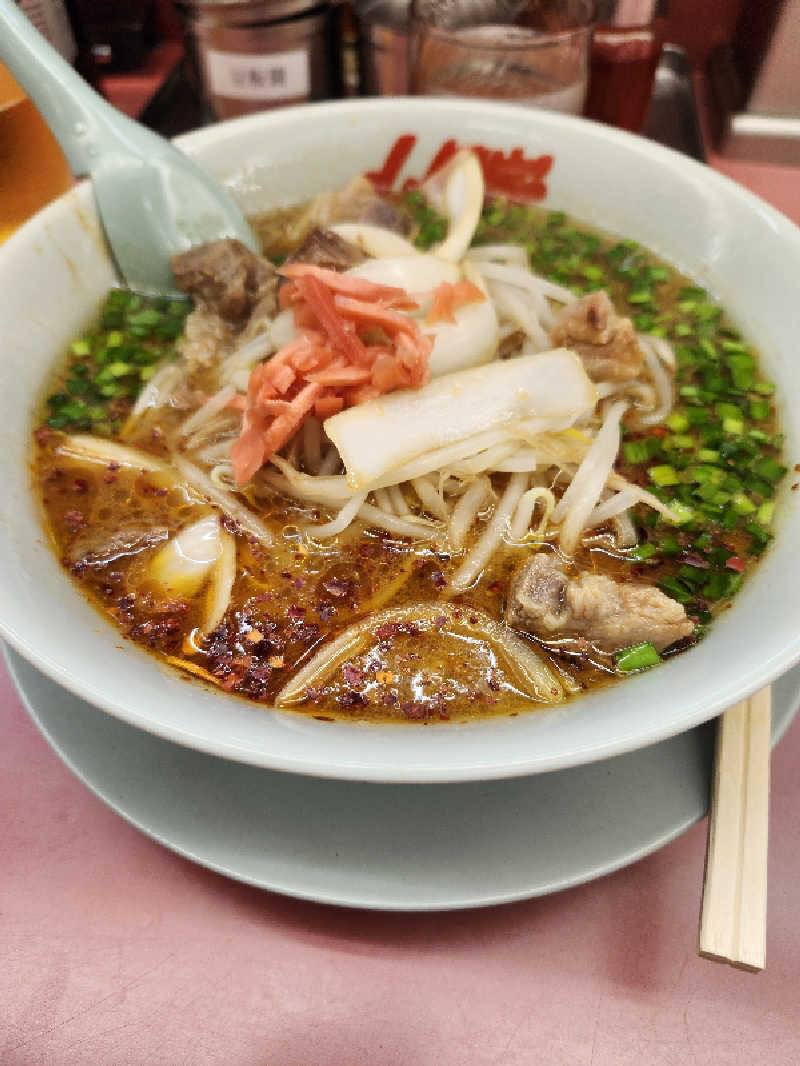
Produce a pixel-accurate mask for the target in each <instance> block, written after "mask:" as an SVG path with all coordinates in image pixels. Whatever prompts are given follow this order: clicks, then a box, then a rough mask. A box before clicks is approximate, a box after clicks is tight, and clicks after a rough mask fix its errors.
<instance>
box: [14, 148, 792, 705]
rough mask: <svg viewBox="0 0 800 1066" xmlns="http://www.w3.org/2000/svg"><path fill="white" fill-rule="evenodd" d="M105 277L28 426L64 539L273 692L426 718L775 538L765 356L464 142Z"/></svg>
mask: <svg viewBox="0 0 800 1066" xmlns="http://www.w3.org/2000/svg"><path fill="white" fill-rule="evenodd" d="M253 221H254V225H255V226H256V228H257V230H258V233H259V235H260V238H261V241H262V244H263V255H261V256H257V255H254V254H253V253H251V252H250V251H248V250H247V249H246V248H244V246H243V245H240V244H238V243H237V242H235V241H219V242H215V243H213V244H210V245H204V246H201V247H198V248H194V249H191V250H190V251H189V252H187V253H185V254H184V255H181V256H178V257H176V259H175V261H174V264H173V265H174V273H175V277H176V280H177V282H178V285H179V286H180V288H181V289H183V291H184V292H185V293H186V295H187V298H186V300H172V301H168V300H166V299H147V298H145V297H143V296H140V295H137V294H134V293H131V292H128V291H125V290H123V289H116V290H114V291H112V292H111V293H110V294H109V296H108V298H107V300H106V302H105V305H104V307H103V309H102V311H101V313H100V315H99V318H98V320H97V322H96V323H95V324H94V325H93V326H92V328H91V329H89V330H88V331H87V332H86V333H85V334H84V335H83V336H81V337H79V338H78V339H76V340H75V342H74V343H73V344H72V346H71V349H70V351H69V353H68V354H67V356H66V359H65V361H64V362H63V364H62V365H61V366H59V367H58V369H57V372H56V375H55V380H54V381H53V383H52V384H51V387H50V389H49V395H48V398H47V400H46V404H45V407H44V409H43V410H42V412H41V418H40V422H39V427H38V429H37V430H36V432H35V438H36V458H35V478H36V484H37V486H38V491H39V493H40V497H41V501H42V504H43V510H44V516H45V521H46V524H47V528H48V530H49V532H50V535H51V537H52V541H53V544H54V547H55V550H56V552H57V553H58V556H59V558H60V559H61V560H62V562H63V565H64V566H65V568H66V569H67V570H68V571H69V573H70V574H71V575H72V576H73V578H74V580H75V581H76V582H77V583H78V585H79V586H80V588H81V589H82V590H83V591H84V592H85V594H86V595H87V596H88V597H89V598H90V599H91V600H92V601H93V602H94V603H95V604H96V605H97V606H98V608H99V609H100V610H101V611H102V612H103V613H105V614H106V615H107V616H109V617H110V618H111V619H112V620H113V621H114V623H115V624H116V625H117V626H118V627H119V628H120V630H121V631H122V632H123V633H124V634H125V635H126V636H127V637H128V638H130V639H131V640H132V641H134V642H135V643H137V644H138V645H140V646H142V647H144V648H147V649H150V650H152V652H153V653H155V654H156V655H158V656H159V657H161V658H162V659H163V660H164V661H165V662H167V663H169V664H171V665H172V666H174V667H176V668H178V669H180V670H183V671H185V672H187V673H188V674H191V675H194V676H196V677H198V678H201V679H203V680H204V681H205V682H207V683H210V684H213V685H216V686H219V687H221V688H222V689H224V690H225V691H228V692H231V693H236V694H239V695H241V696H243V697H247V698H249V699H251V700H253V701H255V702H258V703H263V704H266V705H269V706H278V707H281V708H286V709H293V710H296V711H298V712H302V713H306V714H311V715H314V716H315V717H317V718H322V719H330V718H340V717H346V718H348V719H353V718H356V719H363V720H380V721H402V722H407V721H413V722H424V723H428V722H435V721H442V720H455V719H464V718H468V717H471V716H490V715H497V714H503V715H508V714H518V713H520V712H523V711H527V710H532V709H537V708H542V707H547V706H552V705H554V704H559V703H561V702H563V701H566V700H569V699H573V698H575V697H576V696H577V695H579V694H580V693H581V692H583V691H584V690H586V689H589V688H591V687H593V686H597V685H605V684H608V683H610V682H614V681H617V680H619V679H622V678H625V677H627V676H629V675H631V674H635V673H638V672H640V671H642V670H646V669H650V668H653V667H655V666H657V665H658V664H659V663H661V662H662V661H664V660H665V659H668V658H670V657H672V656H674V655H676V654H679V653H682V652H684V651H687V650H688V649H690V648H691V647H692V646H693V645H694V644H695V643H696V642H697V641H699V640H700V639H702V637H703V634H704V633H705V632H706V630H707V628H708V626H710V625H712V624H713V621H714V618H715V616H716V615H718V614H719V613H720V612H721V611H723V610H725V609H726V608H727V607H728V606H729V605H730V602H731V598H732V597H733V596H734V594H735V593H736V591H737V590H738V588H739V586H740V585H741V583H742V581H743V580H745V579H746V576H747V573H748V571H749V570H750V569H751V568H752V567H753V566H754V565H755V563H756V561H757V559H758V557H759V556H760V555H761V554H762V553H763V551H764V550H765V549H766V547H767V546H768V544H769V542H770V539H771V535H772V534H771V532H770V526H771V522H772V516H773V507H774V501H773V497H774V494H775V491H776V487H777V485H778V484H779V482H780V480H781V478H782V477H783V475H784V473H785V470H786V467H785V465H784V460H783V458H782V450H781V449H782V442H781V437H780V434H779V432H778V427H777V426H776V422H775V415H774V408H773V403H772V393H773V386H772V384H771V383H770V382H769V381H767V380H765V379H764V377H763V376H762V374H761V371H760V369H759V365H758V360H757V357H756V354H755V353H754V351H753V349H752V348H751V347H750V345H749V344H748V343H747V341H746V340H745V339H743V338H742V337H741V336H740V334H739V333H738V332H737V330H736V328H735V326H734V325H733V324H732V322H731V321H730V320H729V319H728V317H727V316H726V314H725V312H724V310H723V309H722V308H721V307H720V306H718V305H717V304H716V303H715V302H714V301H713V300H712V299H711V298H710V297H709V296H708V294H707V293H706V292H705V291H703V290H702V289H700V288H698V287H697V286H696V285H694V284H693V283H692V282H691V281H690V280H689V279H687V278H684V277H682V276H681V275H680V274H679V273H678V272H677V271H676V270H674V269H673V268H672V267H671V266H669V265H668V264H666V263H663V262H661V261H660V260H658V259H657V258H656V257H655V256H653V255H652V254H650V253H649V252H648V251H647V250H646V249H644V248H642V247H640V246H639V245H638V244H637V243H636V242H635V241H632V240H629V239H619V238H617V237H613V236H609V235H607V234H604V233H603V232H601V231H600V230H599V229H597V228H596V227H595V226H594V225H591V226H589V225H585V224H584V223H582V222H577V221H575V220H573V219H570V218H567V217H566V216H565V215H563V214H561V213H559V212H547V211H545V210H543V209H542V208H540V207H538V206H532V205H531V204H526V203H518V202H515V201H514V200H512V199H505V198H502V197H497V196H490V195H487V193H486V190H485V187H484V173H483V170H482V167H481V161H480V159H479V158H478V156H476V155H475V154H474V153H473V152H472V151H469V150H460V151H458V152H456V153H455V154H453V155H451V157H450V158H449V159H447V160H443V161H442V165H441V166H439V167H438V168H434V170H433V173H432V174H430V175H429V176H428V177H427V178H426V179H425V180H424V181H423V182H422V183H421V184H419V185H418V186H416V187H414V188H412V189H410V190H407V191H406V192H402V193H396V192H395V193H387V192H386V191H385V190H379V189H377V188H376V187H375V185H374V184H373V182H371V181H370V180H369V179H368V178H366V177H363V176H362V177H357V178H355V179H354V180H353V181H352V182H351V183H350V184H349V185H348V186H347V187H346V188H345V189H343V190H341V191H340V192H338V193H335V194H330V193H329V194H325V195H322V196H320V197H318V198H317V199H315V200H314V201H313V202H311V203H309V204H305V205H302V206H299V207H297V208H292V209H288V210H281V211H277V212H273V213H270V214H268V215H265V216H263V217H262V218H259V219H255V220H253Z"/></svg>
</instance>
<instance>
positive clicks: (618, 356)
mask: <svg viewBox="0 0 800 1066" xmlns="http://www.w3.org/2000/svg"><path fill="white" fill-rule="evenodd" d="M550 336H551V338H552V341H553V344H555V345H563V346H564V347H565V348H571V349H572V351H574V352H577V354H578V355H579V356H580V357H581V359H582V360H583V365H584V367H585V368H586V373H587V374H588V375H589V377H590V378H592V379H593V380H594V381H628V380H630V379H631V378H635V377H636V376H637V374H639V372H640V371H641V369H642V363H643V356H642V350H641V348H640V347H639V342H638V340H637V339H636V330H635V329H634V328H633V323H632V322H631V320H630V319H629V318H622V317H621V316H620V315H618V314H617V313H616V311H615V310H614V306H613V304H612V303H611V300H610V299H609V298H608V293H606V292H605V291H599V292H591V293H589V294H588V296H582V297H581V298H580V299H579V300H576V301H575V303H572V304H568V305H567V306H566V307H565V308H564V310H563V311H562V312H561V313H560V315H559V316H558V318H557V319H556V321H555V324H554V326H553V329H552V330H551V333H550Z"/></svg>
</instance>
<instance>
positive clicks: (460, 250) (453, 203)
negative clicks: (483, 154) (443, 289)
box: [422, 148, 484, 263]
mask: <svg viewBox="0 0 800 1066" xmlns="http://www.w3.org/2000/svg"><path fill="white" fill-rule="evenodd" d="M422 191H423V192H424V193H425V196H426V197H427V199H428V200H429V201H430V202H431V203H432V204H433V206H434V207H435V208H436V209H437V210H438V211H440V212H441V214H443V215H444V216H445V217H446V218H447V220H448V223H449V225H448V230H447V236H446V237H445V239H444V240H443V241H442V243H441V244H440V245H438V246H437V247H436V248H434V249H433V253H434V255H438V256H439V258H440V259H446V260H447V261H448V262H450V263H458V262H460V260H461V259H463V257H464V253H465V252H466V250H467V248H469V246H470V244H471V243H472V238H473V236H474V235H475V230H476V229H477V226H478V221H479V219H480V217H481V211H482V209H483V194H484V184H483V171H482V169H481V164H480V161H479V159H478V157H477V156H476V155H475V153H474V152H471V151H470V150H469V149H467V148H462V149H461V151H460V152H456V154H455V155H454V156H453V158H452V159H451V160H450V162H449V163H448V164H447V166H446V167H444V168H443V169H442V170H439V171H437V172H436V173H435V174H434V175H433V176H432V177H431V178H429V179H428V180H427V181H426V182H425V183H424V184H423V186H422Z"/></svg>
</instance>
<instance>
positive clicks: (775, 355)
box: [0, 98, 800, 782]
mask: <svg viewBox="0 0 800 1066" xmlns="http://www.w3.org/2000/svg"><path fill="white" fill-rule="evenodd" d="M408 132H413V133H415V134H416V135H417V137H418V140H417V144H416V147H415V149H414V152H413V154H412V156H411V157H410V160H409V163H408V170H409V172H410V173H413V174H421V173H422V172H424V170H425V168H426V166H427V164H428V163H429V162H430V160H431V158H432V156H433V155H434V153H435V151H436V150H437V149H438V148H439V147H440V145H441V144H442V143H443V142H444V141H445V140H447V139H448V138H451V137H457V138H458V139H459V140H460V141H461V142H462V143H465V144H476V143H477V144H483V145H486V146H488V147H491V148H498V149H503V150H505V151H508V150H510V149H512V148H514V147H517V146H518V147H520V148H522V149H523V151H524V152H525V154H526V155H528V156H538V155H539V154H542V153H547V154H551V155H552V156H553V158H554V163H553V168H552V171H551V172H550V174H549V175H548V176H547V190H548V195H547V200H546V201H545V206H548V207H553V208H561V209H565V210H567V211H570V212H572V213H573V214H575V215H576V216H578V217H579V218H584V219H586V220H588V221H591V222H593V223H596V224H597V225H599V226H603V227H605V228H607V229H608V230H611V231H614V232H617V233H619V234H623V235H625V236H630V237H635V238H637V239H639V240H641V241H642V242H643V243H645V244H647V245H648V246H650V247H651V248H653V249H654V250H655V251H657V252H658V253H659V254H661V255H663V256H664V257H665V258H666V259H667V260H669V261H670V262H672V263H673V264H675V265H677V266H679V267H681V268H682V269H684V270H685V271H686V272H687V273H688V274H690V275H691V276H693V277H694V278H696V279H697V280H698V281H699V282H701V283H702V284H707V285H708V286H709V287H710V288H711V290H712V291H713V293H714V294H715V295H716V296H717V297H718V298H719V299H720V300H721V301H722V302H723V304H724V305H725V306H726V307H727V308H728V309H729V311H730V313H731V314H732V316H733V317H734V319H735V321H736V322H737V324H738V325H739V326H740V327H741V329H742V330H743V331H744V333H745V335H746V336H747V337H749V338H750V339H751V340H753V341H754V342H755V343H756V344H757V345H758V347H759V348H760V350H761V352H762V356H763V360H764V365H765V370H766V373H767V374H768V375H769V376H770V377H771V378H773V379H774V380H775V381H776V382H777V383H778V393H777V396H778V402H779V404H780V407H781V417H782V421H783V427H784V429H785V430H786V436H787V455H788V460H789V463H790V464H791V465H793V464H794V462H795V461H796V460H797V458H798V457H799V456H798V453H799V452H800V361H798V359H797V357H796V351H797V291H796V290H797V278H798V277H800V231H798V230H797V229H796V228H795V227H794V226H793V225H792V224H791V223H790V222H789V221H788V220H787V219H786V218H784V217H783V216H782V215H780V214H779V213H778V212H776V211H774V210H773V209H772V208H770V207H769V206H768V205H767V204H765V203H763V202H761V201H760V200H758V199H757V198H756V197H754V196H752V195H750V194H749V193H747V192H746V191H745V190H744V189H742V188H740V187H739V186H737V185H734V184H733V183H732V182H730V181H728V180H727V179H725V178H724V177H722V176H721V175H719V174H715V173H714V172H713V171H711V170H709V169H708V168H706V167H704V166H701V165H700V164H698V163H695V162H693V161H692V160H690V159H687V158H685V157H683V156H681V155H679V154H677V153H676V152H672V151H670V150H668V149H665V148H662V147H661V146H659V145H656V144H653V143H652V142H650V141H646V140H645V139H643V138H640V137H634V136H632V135H630V134H625V133H623V132H621V131H619V130H614V129H611V128H610V127H607V126H600V125H597V124H594V123H590V122H586V121H584V120H581V119H577V118H573V117H571V116H564V115H557V114H548V113H546V112H544V111H534V110H527V109H524V108H516V107H510V106H505V105H498V104H489V103H481V102H477V101H469V100H466V101H465V100H455V99H453V100H450V99H436V100H426V99H424V98H415V99H380V100H362V101H351V102H339V103H332V104H323V105H315V106H307V107H303V108H296V109H287V110H283V111H274V112H265V113H262V114H259V115H253V116H249V117H247V118H243V119H237V120H234V121H233V122H230V123H223V124H221V125H219V126H216V127H212V128H209V129H205V130H201V131H199V132H197V133H195V134H191V135H190V136H188V137H186V138H183V139H182V141H181V144H182V145H183V146H184V147H185V148H186V149H187V150H188V151H190V152H191V153H192V154H193V155H194V156H196V158H197V159H198V160H199V161H200V162H201V163H202V164H203V165H204V166H206V167H208V168H209V169H210V170H211V171H213V172H214V173H216V174H217V175H220V176H222V177H227V178H229V179H230V180H231V182H232V184H233V186H234V187H235V189H236V190H237V192H238V193H239V195H240V196H241V197H242V199H243V200H244V201H245V203H246V206H247V207H248V209H254V208H255V207H257V206H259V205H260V206H261V207H262V208H266V207H268V206H270V205H272V204H277V203H286V202H288V201H297V200H299V199H302V198H303V197H306V196H309V195H311V194H312V193H314V192H318V191H321V190H322V189H324V188H335V187H337V186H340V185H342V184H343V183H344V182H345V181H346V180H347V179H348V178H349V177H350V176H352V175H353V174H355V173H358V172H360V171H363V170H365V169H368V168H372V167H375V166H379V165H380V163H381V161H382V160H383V159H384V157H385V155H386V153H387V151H388V149H389V148H390V146H391V144H392V143H393V142H394V140H395V139H396V137H397V136H398V135H399V134H403V133H408ZM112 281H113V271H112V268H111V265H110V262H109V260H108V257H107V255H106V252H105V249H104V246H103V242H102V238H101V236H100V233H99V230H98V223H97V219H96V217H95V214H94V210H93V206H92V198H91V189H90V187H89V186H87V185H84V186H82V187H79V188H78V189H76V190H74V191H73V192H71V193H69V194H68V195H67V196H66V197H64V198H62V199H61V200H59V201H57V202H56V203H55V204H54V205H52V206H51V207H49V208H48V209H46V210H45V211H44V212H42V213H41V214H40V215H38V216H37V217H36V218H35V219H33V220H32V221H31V222H29V223H28V224H27V225H26V226H24V227H23V228H22V229H21V230H20V231H19V232H18V233H16V234H15V235H14V236H13V237H12V238H11V239H10V240H9V241H8V242H7V243H6V244H5V245H3V247H2V248H0V292H2V301H0V352H1V354H2V358H1V359H0V367H1V369H0V376H2V389H0V483H1V484H2V486H3V491H2V493H0V589H2V594H0V635H2V636H4V637H5V638H6V640H8V641H9V643H11V644H12V645H13V646H14V647H15V648H16V649H17V650H18V651H20V652H21V653H22V654H23V655H24V656H25V657H26V658H27V659H29V660H30V661H31V662H33V663H34V664H35V665H37V666H38V667H39V668H40V669H41V670H43V671H44V672H45V673H46V674H47V675H48V676H50V677H51V678H52V679H53V680H55V681H56V682H58V683H59V684H61V685H63V686H65V687H66V688H69V689H71V690H72V691H73V692H75V693H77V694H78V695H80V696H81V697H83V698H84V699H86V700H88V701H89V702H90V703H92V704H93V705H94V706H96V707H100V708H102V709H103V710H106V711H108V712H110V713H111V714H113V715H116V716H117V717H118V718H120V719H122V720H124V721H127V722H128V723H130V724H132V725H134V726H136V727H138V728H141V729H145V730H148V731H149V732H151V733H155V734H157V735H159V736H162V737H165V738H166V739H169V740H172V741H176V742H178V743H181V744H185V745H187V746H188V747H192V748H195V749H197V750H201V751H206V752H209V753H211V754H214V755H218V756H222V757H224V758H229V759H236V760H239V761H241V762H247V763H252V764H256V765H260V766H263V767H267V768H269V769H273V770H290V771H293V772H298V773H306V774H314V775H319V776H325V777H338V778H348V779H352V780H365V781H366V780H371V781H383V782H387V781H395V782H412V781H416V782H445V781H467V780H472V781H474V780H489V779H494V778H501V777H512V776H517V775H520V774H525V773H536V772H539V771H544V770H553V769H559V768H563V767H567V766H574V765H577V764H581V763H587V762H590V761H592V760H594V759H602V758H607V757H610V756H612V755H616V754H619V753H621V752H625V751H630V750H633V749H635V748H638V747H642V746H644V745H646V744H651V743H654V742H656V741H658V740H662V739H664V738H665V737H668V736H671V735H674V734H677V733H680V732H683V731H685V730H687V729H689V728H691V727H692V726H695V725H697V724H699V723H700V722H703V721H706V720H707V719H709V718H711V717H713V715H715V714H717V713H719V712H720V711H722V710H723V709H724V708H725V707H726V706H729V705H730V704H731V703H733V702H735V701H736V700H737V699H739V698H740V697H741V696H743V695H746V694H747V693H749V692H752V691H754V690H755V689H757V688H760V687H761V686H762V685H764V684H766V683H767V682H768V681H771V680H772V679H774V678H775V677H776V676H778V674H780V673H782V672H783V671H785V670H786V669H788V668H789V667H790V666H791V665H792V664H793V663H794V662H796V661H797V659H798V658H799V657H800V594H799V592H800V590H799V589H798V577H800V566H798V561H797V552H796V545H797V544H798V543H800V508H798V506H797V502H798V498H800V494H796V493H791V492H790V491H789V484H790V479H787V481H786V484H785V485H784V486H783V487H782V489H781V492H780V499H779V501H778V507H777V511H776V514H777V521H776V533H777V535H776V541H775V544H774V546H773V547H772V548H771V549H770V550H769V551H768V552H767V553H766V555H765V558H764V559H763V560H762V561H761V563H760V565H759V567H758V568H757V572H756V573H755V574H754V575H753V577H752V578H749V579H748V581H747V582H745V585H744V587H743V589H742V591H741V593H740V594H739V596H738V597H737V599H736V601H735V603H734V606H733V608H732V609H731V610H730V611H727V612H725V614H724V617H722V618H720V619H719V620H718V621H717V622H716V624H715V625H714V626H713V627H712V628H711V632H710V633H709V635H708V637H707V638H706V639H705V640H704V641H703V642H702V643H701V644H700V645H699V646H698V647H696V648H693V649H692V650H691V651H689V652H687V653H686V654H685V655H681V656H677V657H675V658H673V659H671V660H670V661H669V662H667V663H665V664H664V665H663V666H661V667H659V668H658V669H657V670H652V671H649V672H647V673H646V674H643V675H641V676H638V677H635V678H631V679H629V680H626V681H625V682H624V683H622V684H618V685H615V686H610V687H606V688H604V689H603V690H601V691H596V692H592V693H589V694H587V695H585V696H582V697H581V698H580V699H577V700H574V701H573V702H571V703H570V704H567V705H565V706H563V707H560V708H556V709H555V710H542V711H539V712H537V713H533V714H528V715H521V716H520V717H519V718H514V719H511V718H498V719H493V720H486V721H480V722H474V723H467V724H456V723H451V724H448V725H445V726H430V727H428V726H423V725H417V724H412V723H408V724H405V725H404V726H402V727H381V726H365V725H363V724H360V723H357V722H353V723H351V722H337V723H334V724H332V723H325V722H318V721H315V720H313V719H312V718H309V717H303V716H300V715H297V714H292V713H286V712H278V711H274V710H271V709H269V708H263V707H254V706H253V705H251V704H248V703H246V702H245V701H243V700H240V699H236V698H234V697H231V696H228V695H226V694H225V693H221V692H219V691H210V690H208V689H206V688H203V687H202V686H199V685H195V684H189V683H187V682H186V681H185V679H182V678H181V677H179V676H178V674H177V673H176V672H174V671H168V670H166V669H165V668H163V667H162V666H161V665H159V663H157V662H156V661H155V660H154V659H153V658H152V657H149V656H147V655H146V654H145V653H144V652H143V651H141V650H140V649H138V648H135V647H133V646H132V645H131V644H130V643H128V642H126V641H124V640H122V639H121V638H120V636H119V634H118V633H117V631H116V630H115V629H114V628H113V627H112V626H111V625H110V624H109V623H108V622H106V621H105V620H103V619H102V618H101V617H100V616H99V614H98V613H97V612H96V611H95V610H94V609H93V608H92V607H91V606H90V605H89V604H88V603H87V602H86V601H85V600H84V599H83V598H82V597H81V595H80V591H79V590H78V589H77V588H76V586H75V585H74V584H73V583H72V582H71V581H70V579H69V577H68V576H67V575H66V574H65V573H64V571H63V570H62V568H61V567H60V566H59V564H58V561H57V560H56V558H55V557H54V554H53V552H52V551H51V549H50V546H49V544H47V543H46V538H45V536H44V535H43V532H42V527H41V523H40V519H39V514H38V512H37V508H36V505H35V501H34V497H33V494H32V492H31V489H30V484H29V477H28V466H27V464H28V460H29V443H30V431H31V426H32V420H33V408H34V404H35V402H36V400H37V398H38V397H39V395H40V391H41V389H42V387H43V382H44V379H45V376H46V374H47V373H48V370H49V368H50V367H51V366H52V365H53V363H54V362H55V360H56V358H57V356H58V353H59V352H61V351H63V350H65V348H66V346H67V344H68V342H69V340H70V339H72V338H73V337H74V336H75V335H76V334H77V333H78V332H79V331H80V330H81V329H82V328H83V327H84V326H85V325H86V324H87V321H88V320H89V319H90V317H91V316H92V315H93V314H94V313H95V312H96V310H97V307H98V305H99V303H100V301H101V298H102V296H103V294H104V292H105V290H106V289H107V288H108V286H109V285H110V284H111V283H112Z"/></svg>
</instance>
